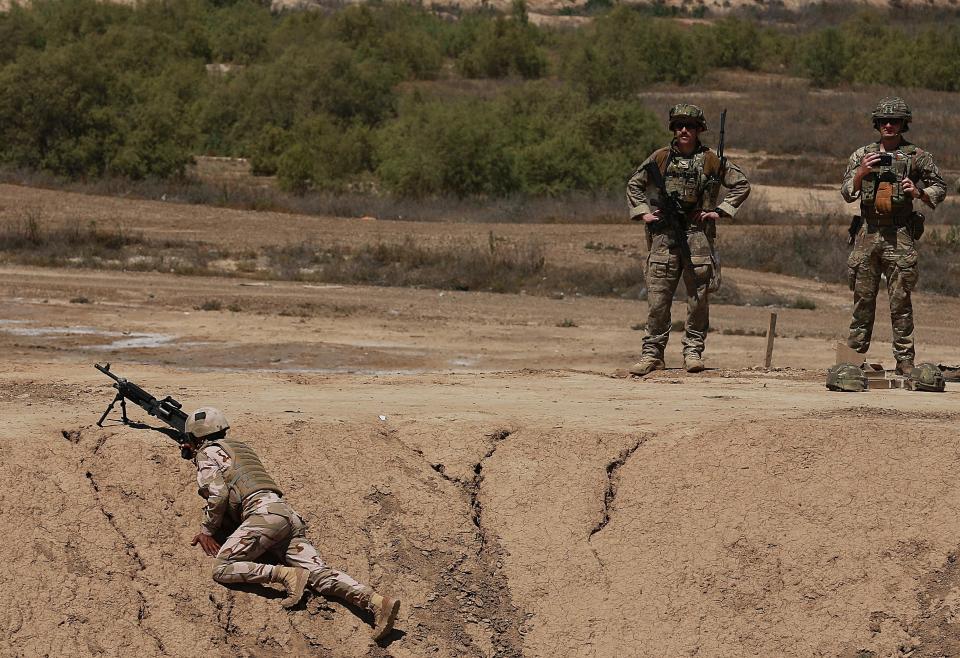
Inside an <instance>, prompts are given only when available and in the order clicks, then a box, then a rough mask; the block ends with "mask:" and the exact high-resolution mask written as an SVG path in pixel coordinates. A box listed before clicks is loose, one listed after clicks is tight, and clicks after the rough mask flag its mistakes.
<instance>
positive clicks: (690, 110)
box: [669, 103, 707, 130]
mask: <svg viewBox="0 0 960 658" xmlns="http://www.w3.org/2000/svg"><path fill="white" fill-rule="evenodd" d="M680 119H693V120H694V121H696V122H697V123H698V124H700V129H701V130H706V129H707V120H706V119H705V118H704V116H703V110H701V109H700V108H699V107H697V106H696V105H691V104H690V103H677V104H676V105H674V106H673V107H671V108H670V122H669V125H670V130H673V124H674V122H675V121H679V120H680Z"/></svg>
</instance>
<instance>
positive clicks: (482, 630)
mask: <svg viewBox="0 0 960 658" xmlns="http://www.w3.org/2000/svg"><path fill="white" fill-rule="evenodd" d="M785 281H786V280H785ZM793 284H795V285H805V284H802V283H797V282H793ZM817 285H818V286H819V284H817ZM817 289H818V290H819V291H820V292H819V294H820V295H821V297H822V298H823V300H824V302H823V303H820V304H818V309H817V310H813V311H799V310H798V311H795V312H784V313H783V314H782V315H781V319H780V321H781V325H780V326H781V328H782V330H783V331H784V333H785V335H787V336H789V337H787V338H781V340H780V344H779V347H778V351H777V352H776V357H777V365H778V366H780V367H779V369H776V370H774V371H771V372H765V371H763V370H760V369H757V368H752V367H750V366H754V365H756V364H757V363H759V361H760V359H761V355H762V353H763V339H762V338H760V337H756V336H749V335H747V336H743V335H723V334H722V333H720V332H716V333H713V334H711V336H710V339H709V342H708V353H707V356H708V358H709V360H710V366H711V367H712V369H711V370H708V371H707V372H706V373H703V374H700V375H687V374H686V373H684V372H682V371H680V370H678V369H670V370H667V371H664V372H660V373H656V374H655V375H654V376H653V377H652V378H650V379H647V380H644V381H636V380H631V379H627V378H623V377H619V376H616V375H617V374H618V369H620V368H623V367H624V366H625V365H628V364H629V363H630V361H631V359H632V358H634V356H635V354H636V351H637V348H638V345H639V340H640V332H637V331H631V330H630V329H629V327H630V324H631V323H632V322H635V321H636V320H637V317H638V316H639V315H641V314H642V310H643V309H642V306H643V305H642V304H639V303H637V302H629V301H620V300H589V299H577V300H570V299H566V300H551V299H531V298H527V297H524V296H512V295H489V294H479V293H445V294H442V293H438V292H437V291H429V290H392V289H373V288H351V287H330V288H315V287H314V288H304V287H303V286H302V285H296V284H283V283H277V282H272V283H270V284H269V285H264V286H249V285H244V286H241V285H239V283H238V282H237V281H236V280H230V279H216V278H196V279H190V278H188V277H175V276H173V275H159V274H137V275H131V274H129V273H123V272H77V271H66V270H54V269H31V268H17V269H14V268H6V269H2V270H0V317H2V318H3V321H2V323H0V363H2V368H0V373H2V374H0V442H2V443H0V445H2V450H0V477H2V480H3V482H4V483H5V485H4V486H3V487H2V489H0V492H2V494H0V495H2V504H3V514H2V517H0V519H2V521H0V523H2V529H3V533H4V536H5V541H4V542H3V543H2V548H0V559H2V561H3V563H4V569H3V571H2V576H0V596H2V597H3V601H4V604H3V606H0V630H2V633H0V654H3V655H10V656H87V655H93V656H95V655H107V656H118V655H141V656H154V655H156V656H201V655H213V656H281V655H284V656H288V655H304V656H305V655H317V656H332V657H354V656H396V657H397V658H400V657H406V656H411V657H413V656H457V657H460V656H471V657H473V656H476V657H481V656H530V657H534V656H544V657H547V656H551V657H553V656H569V657H581V656H582V657H587V656H590V657H593V656H602V657H606V656H623V657H627V656H657V657H663V656H797V657H808V656H845V657H848V658H852V657H854V656H856V657H860V658H862V657H865V656H906V655H909V656H913V657H917V656H949V655H957V654H958V651H960V628H958V626H957V622H956V621H955V619H956V615H957V613H958V606H960V568H958V566H957V562H956V556H957V551H958V546H960V533H958V530H960V523H958V521H957V509H958V507H960V485H958V480H957V477H956V474H957V472H958V466H960V463H958V462H960V451H958V447H960V446H958V434H957V418H958V416H957V401H958V396H960V393H958V392H957V391H956V390H954V389H952V388H951V389H950V390H948V391H947V392H946V393H944V394H941V395H936V394H921V393H910V392H907V391H897V390H894V391H885V392H881V391H872V392H868V393H862V394H832V393H829V392H827V391H826V390H825V388H824V387H823V383H822V368H824V367H826V365H827V364H829V363H830V361H831V359H832V351H831V350H832V338H830V337H829V333H830V331H831V330H832V329H831V327H836V326H838V324H839V326H840V329H839V330H837V331H839V332H842V325H843V316H844V311H843V301H844V300H845V298H846V295H847V293H846V291H845V290H842V289H840V288H839V287H830V286H820V287H818V288H817ZM78 291H83V293H84V294H85V295H86V296H87V297H88V301H89V302H90V303H70V299H72V298H74V296H75V295H76V294H77V292H78ZM217 295H219V296H221V297H223V296H227V295H229V298H231V299H237V300H238V304H239V305H240V306H241V307H244V308H250V309H254V308H256V309H258V310H257V311H255V312H254V311H240V312H231V311H210V312H204V311H197V310H195V309H194V305H196V304H198V303H199V301H200V300H203V299H205V298H210V297H212V296H217ZM305 300H309V301H310V303H312V304H314V305H315V306H314V307H313V308H316V309H320V310H319V311H318V312H317V313H316V314H315V315H309V316H305V317H297V316H293V315H289V314H281V313H280V312H281V311H282V310H283V309H286V308H288V307H290V306H291V305H293V306H296V305H297V304H300V303H303V302H304V301H305ZM829 300H833V302H829ZM348 301H349V303H350V304H352V305H351V306H349V309H348V310H346V311H345V310H344V309H345V308H347V307H346V305H347V303H348ZM881 303H882V302H881ZM935 304H940V305H941V307H944V306H943V305H944V304H946V305H947V306H946V308H948V310H949V309H950V308H953V311H950V313H947V314H945V315H944V314H940V315H938V314H935V313H933V312H925V311H924V310H923V309H930V308H932V307H933V306H934V305H935ZM949 304H953V305H954V306H955V305H956V303H955V302H947V301H944V300H937V299H933V298H926V297H923V296H922V295H921V296H919V297H918V309H920V312H919V314H918V317H920V318H921V321H920V328H919V329H918V334H919V335H921V336H923V337H924V338H928V337H934V338H931V339H929V340H927V342H925V343H923V344H922V351H923V352H924V353H927V354H929V355H930V358H940V359H941V360H945V361H951V360H952V361H956V360H957V356H958V354H957V347H956V346H957V345H958V344H960V343H958V341H957V337H956V332H957V328H956V327H954V326H950V325H949V324H947V323H946V322H943V320H938V318H946V317H958V314H957V309H955V308H954V306H949ZM338 308H339V309H340V311H339V312H338V311H336V310H335V309H338ZM323 309H326V311H325V310H323ZM675 312H677V313H680V312H681V307H679V306H678V307H677V308H676V309H675ZM767 313H768V310H766V309H750V308H743V307H740V308H733V307H717V308H716V309H715V310H714V323H715V324H717V325H718V326H728V327H752V326H756V325H761V324H762V323H763V322H764V321H765V317H766V315H767ZM565 318H569V319H572V320H573V322H569V323H561V322H560V321H561V320H563V319H565ZM937 321H939V322H942V324H940V325H937V324H936V322H937ZM558 324H566V326H558ZM571 324H572V325H575V326H570V325H571ZM879 324H880V325H882V324H883V323H882V322H881V323H879ZM818 327H819V328H818ZM807 331H809V332H811V334H810V335H807V334H806V333H805V332H807ZM941 337H942V338H941ZM935 339H939V342H937V340H935ZM677 343H678V341H676V340H674V341H672V342H671V346H670V347H671V351H670V354H669V355H668V362H669V363H668V365H671V366H676V364H677V363H678V362H679V355H678V350H679V345H678V344H677ZM887 350H889V344H885V343H880V344H878V346H877V348H876V351H875V354H876V356H877V357H878V358H883V357H884V355H885V354H888V352H887ZM103 361H111V362H113V364H114V365H113V368H114V369H115V370H116V371H118V372H119V373H120V374H122V375H124V376H127V377H130V378H131V379H133V380H135V381H137V382H138V383H140V384H141V385H143V386H144V387H146V388H147V389H148V390H150V391H151V392H154V393H156V394H158V395H167V394H171V395H173V396H174V397H176V398H178V399H179V400H181V401H182V402H183V403H184V405H185V406H186V407H193V406H198V405H201V404H213V405H216V406H219V407H221V408H222V409H223V410H224V411H225V412H226V413H227V414H228V416H229V418H230V419H231V423H232V425H233V432H234V433H235V434H236V435H237V436H239V437H242V438H244V439H245V440H247V441H249V442H250V443H251V444H252V445H253V446H254V447H255V448H256V449H257V451H258V452H259V453H260V454H261V456H262V457H263V460H264V461H265V463H266V464H267V466H268V467H269V469H270V470H271V472H272V473H273V474H274V475H275V477H276V479H277V480H278V481H279V482H280V484H281V485H282V486H283V488H284V489H285V491H286V492H287V497H288V498H289V499H290V500H291V501H292V503H293V504H294V505H295V507H296V508H297V509H298V510H299V511H300V512H301V513H302V514H303V516H304V517H305V518H306V519H307V521H308V522H309V524H310V530H309V534H310V536H311V537H312V539H313V540H314V541H315V543H316V544H317V546H318V547H319V548H320V550H321V552H322V554H323V555H324V556H325V557H326V558H327V559H328V560H329V561H330V562H331V563H333V564H335V565H339V566H341V567H343V568H345V569H346V570H348V571H349V572H350V573H353V574H355V575H356V576H358V577H359V578H361V579H364V580H367V581H369V582H371V583H373V584H374V585H376V586H377V587H380V588H382V589H384V590H387V591H389V592H393V593H396V594H397V595H399V596H400V597H401V598H402V600H403V607H402V610H401V614H400V618H399V621H398V625H397V626H398V630H397V631H396V632H395V633H394V634H393V635H392V636H391V637H390V638H388V641H387V642H385V643H382V645H376V644H373V643H371V642H370V641H369V639H368V638H369V626H368V623H369V620H368V619H366V618H363V617H358V616H357V615H356V614H355V613H354V612H353V611H351V610H348V609H347V608H344V607H343V606H341V605H340V604H339V603H336V602H329V601H326V600H324V599H322V598H311V599H309V600H307V601H306V603H305V604H302V605H301V606H300V607H299V608H298V609H295V610H292V611H285V610H283V609H282V608H281V607H280V605H279V601H278V597H279V596H280V594H279V592H275V591H273V590H268V589H264V588H250V589H236V590H231V589H226V588H224V587H221V586H219V585H217V584H215V583H214V582H213V581H212V580H211V578H210V571H211V562H212V561H211V559H210V558H207V557H205V556H203V555H202V554H201V553H200V551H199V550H197V549H196V548H191V547H190V545H189V541H190V539H191V537H192V536H193V534H194V533H195V532H196V531H197V524H198V518H199V508H200V502H201V500H200V498H199V497H198V496H197V495H196V493H195V484H194V479H193V478H194V473H193V470H192V467H191V464H190V463H189V462H185V461H182V460H181V459H180V458H179V455H178V452H177V449H176V446H175V444H174V443H173V442H172V441H171V440H169V439H167V438H166V437H164V436H163V435H161V434H159V433H157V432H151V431H148V430H136V429H132V428H128V427H123V426H121V425H119V424H117V423H116V422H115V421H114V422H110V423H107V424H106V426H105V427H104V428H102V429H101V428H98V427H97V426H96V425H95V421H96V419H97V418H98V416H99V414H100V413H101V412H102V410H103V409H104V408H105V406H106V404H107V403H108V402H109V400H110V399H111V396H112V389H110V387H109V381H108V380H107V378H106V377H104V376H102V375H101V374H100V373H98V372H97V371H95V370H94V369H93V367H92V364H93V363H94V362H103ZM131 415H132V416H134V417H136V418H138V419H139V420H145V419H146V418H145V417H144V415H143V414H142V413H141V412H140V410H139V409H137V408H133V409H131Z"/></svg>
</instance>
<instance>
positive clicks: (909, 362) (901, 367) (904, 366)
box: [897, 359, 913, 377]
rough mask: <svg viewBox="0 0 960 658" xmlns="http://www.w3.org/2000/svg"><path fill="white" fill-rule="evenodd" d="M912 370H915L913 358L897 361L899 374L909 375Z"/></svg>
mask: <svg viewBox="0 0 960 658" xmlns="http://www.w3.org/2000/svg"><path fill="white" fill-rule="evenodd" d="M911 372H913V359H904V360H903V361H897V374H898V375H903V376H904V377H909V376H910V373H911Z"/></svg>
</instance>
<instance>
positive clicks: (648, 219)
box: [640, 210, 660, 224]
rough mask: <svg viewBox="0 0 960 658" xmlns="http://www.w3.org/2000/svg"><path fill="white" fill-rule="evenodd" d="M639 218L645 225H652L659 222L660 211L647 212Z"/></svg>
mask: <svg viewBox="0 0 960 658" xmlns="http://www.w3.org/2000/svg"><path fill="white" fill-rule="evenodd" d="M640 218H641V219H642V220H643V221H644V222H645V223H647V224H653V223H654V222H659V221H660V211H659V210H654V211H653V212H648V213H647V214H645V215H641V217H640Z"/></svg>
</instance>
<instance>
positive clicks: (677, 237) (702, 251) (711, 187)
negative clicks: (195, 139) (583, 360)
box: [627, 103, 750, 377]
mask: <svg viewBox="0 0 960 658" xmlns="http://www.w3.org/2000/svg"><path fill="white" fill-rule="evenodd" d="M669 126H670V130H671V131H673V140H672V141H671V142H670V145H669V146H666V147H664V148H661V149H659V150H657V151H654V152H653V154H651V155H650V157H648V158H647V159H646V160H645V161H644V162H643V164H641V165H640V167H639V168H638V169H637V170H636V171H635V172H634V174H633V176H631V177H630V180H629V182H628V183H627V202H628V204H629V206H630V219H632V220H635V221H637V220H642V221H643V222H644V225H645V227H646V233H647V251H648V255H647V263H646V268H645V270H644V276H645V278H646V284H647V304H648V317H647V335H646V336H644V337H643V351H642V354H641V357H640V361H639V362H637V363H636V364H634V365H633V367H631V368H630V373H631V374H633V375H637V376H640V377H642V376H644V375H647V374H649V373H651V372H653V371H654V370H660V369H662V368H663V367H664V351H665V350H666V347H667V340H668V339H669V337H670V306H671V303H672V301H673V294H674V292H675V291H676V289H677V285H678V283H679V282H680V279H681V278H683V282H684V285H685V286H686V289H687V321H686V325H685V327H684V336H683V365H684V368H686V370H687V372H700V371H702V370H703V369H704V364H703V350H704V344H705V342H706V338H707V330H708V328H709V324H710V308H709V295H710V293H711V292H716V291H717V289H719V286H720V276H719V275H720V272H719V265H720V263H719V260H718V258H717V251H716V235H717V227H716V222H717V220H719V219H720V218H733V217H734V215H736V213H737V209H738V208H739V207H740V206H741V205H742V204H743V202H744V201H745V200H746V199H747V196H748V195H749V194H750V184H749V183H748V182H747V178H746V176H744V174H743V171H741V169H740V168H739V167H737V166H736V165H735V164H733V163H731V162H728V161H726V159H725V158H723V157H722V153H721V155H718V154H717V153H714V152H713V151H711V150H710V149H708V148H707V147H706V146H704V145H703V144H701V143H700V134H701V133H703V132H704V131H706V130H707V122H706V119H705V118H704V116H703V111H702V110H701V109H700V108H699V107H697V106H696V105H690V104H688V103H680V104H678V105H674V106H673V107H672V108H671V109H670V115H669ZM721 141H722V140H721ZM655 179H660V180H655ZM660 183H662V184H660ZM721 185H723V186H724V187H726V188H728V192H727V194H726V196H725V197H724V198H723V201H722V202H721V203H719V204H717V199H718V198H719V192H720V186H721ZM651 206H652V207H651Z"/></svg>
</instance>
